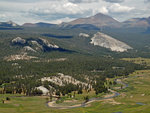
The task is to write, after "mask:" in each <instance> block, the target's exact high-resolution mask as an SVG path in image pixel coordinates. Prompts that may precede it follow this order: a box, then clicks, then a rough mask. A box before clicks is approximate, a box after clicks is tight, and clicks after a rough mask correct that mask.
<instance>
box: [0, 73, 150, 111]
mask: <svg viewBox="0 0 150 113" xmlns="http://www.w3.org/2000/svg"><path fill="white" fill-rule="evenodd" d="M122 81H124V82H125V83H127V84H129V86H128V87H127V88H125V89H122V90H121V89H116V90H117V91H118V92H119V93H120V95H119V96H118V97H116V98H112V99H107V100H103V101H96V102H93V103H90V104H89V105H88V106H87V107H80V108H73V109H63V110H62V109H61V110H60V109H55V108H49V107H47V106H46V98H47V97H38V96H35V97H17V96H19V95H0V100H2V99H4V98H6V97H10V101H5V103H4V104H3V103H2V101H1V102H0V113H10V112H11V113H149V112H150V109H149V108H150V100H149V99H150V89H149V86H150V82H149V81H150V70H142V71H137V72H135V73H133V74H131V75H130V76H129V77H128V78H125V79H123V80H122Z"/></svg>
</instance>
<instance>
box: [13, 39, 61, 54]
mask: <svg viewBox="0 0 150 113" xmlns="http://www.w3.org/2000/svg"><path fill="white" fill-rule="evenodd" d="M11 43H12V45H13V46H21V47H22V48H23V49H24V50H25V51H32V52H38V51H43V52H46V51H51V50H59V49H60V47H59V46H57V45H55V44H52V43H50V42H49V41H48V40H46V39H44V38H38V39H32V38H29V39H23V38H21V37H17V38H14V39H13V40H12V42H11Z"/></svg>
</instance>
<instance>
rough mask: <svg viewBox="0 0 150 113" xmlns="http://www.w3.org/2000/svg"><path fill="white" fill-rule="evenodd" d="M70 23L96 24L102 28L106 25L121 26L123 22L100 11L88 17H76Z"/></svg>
mask: <svg viewBox="0 0 150 113" xmlns="http://www.w3.org/2000/svg"><path fill="white" fill-rule="evenodd" d="M68 24H70V25H77V24H91V25H94V26H96V27H99V28H100V27H104V26H109V27H118V26H120V24H121V23H120V22H118V21H117V20H115V19H113V18H112V17H110V16H108V15H105V14H102V13H98V14H96V15H94V16H91V17H88V18H79V19H76V20H74V21H71V22H69V23H68Z"/></svg>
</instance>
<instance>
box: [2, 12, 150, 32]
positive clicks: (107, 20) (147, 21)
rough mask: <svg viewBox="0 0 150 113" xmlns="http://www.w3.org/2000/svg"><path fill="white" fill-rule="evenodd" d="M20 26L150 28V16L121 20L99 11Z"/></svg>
mask: <svg viewBox="0 0 150 113" xmlns="http://www.w3.org/2000/svg"><path fill="white" fill-rule="evenodd" d="M18 26H19V25H18V24H16V23H14V22H12V21H9V22H0V28H5V27H7V28H8V27H9V28H10V27H18ZM20 27H57V28H83V29H97V30H98V29H100V28H105V27H106V28H148V27H150V17H148V18H132V19H129V20H126V21H124V22H119V21H117V20H115V19H114V18H112V17H110V16H108V15H104V14H102V13H98V14H96V15H94V16H91V17H87V18H79V19H76V20H73V21H71V22H66V23H65V22H63V23H61V24H50V23H44V22H39V23H24V24H23V25H21V26H20Z"/></svg>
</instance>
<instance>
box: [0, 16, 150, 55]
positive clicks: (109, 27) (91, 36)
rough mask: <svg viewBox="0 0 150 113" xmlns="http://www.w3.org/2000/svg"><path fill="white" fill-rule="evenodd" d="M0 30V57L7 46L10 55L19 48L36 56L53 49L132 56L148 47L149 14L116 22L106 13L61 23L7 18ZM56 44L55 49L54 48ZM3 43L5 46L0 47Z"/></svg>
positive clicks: (146, 49)
mask: <svg viewBox="0 0 150 113" xmlns="http://www.w3.org/2000/svg"><path fill="white" fill-rule="evenodd" d="M3 30H4V31H3ZM0 32H2V33H3V35H4V34H5V33H6V34H7V35H4V36H2V37H1V39H0V40H3V41H4V42H6V41H7V44H5V43H1V48H2V50H3V52H2V53H1V54H2V56H6V55H4V54H5V51H6V50H5V49H7V51H10V49H9V48H11V49H13V50H12V51H13V52H14V54H18V53H20V51H27V52H29V53H32V54H38V55H39V54H40V53H41V52H44V53H47V54H49V53H51V52H53V54H54V52H55V51H57V53H59V52H68V53H81V54H92V55H93V54H96V55H110V54H111V55H114V54H115V55H116V54H118V53H120V54H121V53H122V54H125V53H127V54H126V55H127V56H128V55H130V56H131V53H132V56H133V55H139V54H141V55H147V53H148V52H149V48H150V40H149V38H148V37H149V33H150V17H148V18H133V19H129V20H127V21H124V22H119V21H117V20H115V19H113V18H112V17H110V16H108V15H104V14H101V13H98V14H96V15H94V16H91V17H87V18H79V19H76V20H73V21H71V22H67V23H61V24H50V23H43V22H39V23H25V24H23V25H18V24H16V23H14V22H12V21H9V22H0ZM6 36H7V37H9V38H6ZM18 37H21V38H18ZM43 39H46V40H47V42H46V43H45V42H44V41H43ZM16 40H17V41H16ZM12 41H13V43H12ZM24 42H25V43H24ZM33 42H36V44H33ZM48 42H49V44H48ZM53 44H54V45H55V46H54V45H53ZM56 45H57V47H59V48H55V47H56ZM6 46H7V47H8V48H5V49H3V48H4V47H6ZM40 47H41V48H40ZM10 52H11V51H10ZM128 53H130V54H128ZM42 54H43V53H42ZM60 54H62V53H60ZM7 55H9V53H8V54H7Z"/></svg>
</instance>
